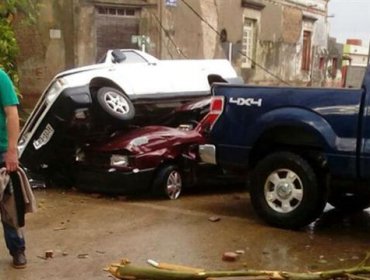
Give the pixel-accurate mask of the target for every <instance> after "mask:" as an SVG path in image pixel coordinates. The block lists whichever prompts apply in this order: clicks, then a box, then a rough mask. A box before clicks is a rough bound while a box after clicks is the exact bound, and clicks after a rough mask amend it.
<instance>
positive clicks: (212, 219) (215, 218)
mask: <svg viewBox="0 0 370 280" xmlns="http://www.w3.org/2000/svg"><path fill="white" fill-rule="evenodd" d="M220 220H221V218H220V217H218V216H211V217H209V218H208V221H210V222H218V221H220Z"/></svg>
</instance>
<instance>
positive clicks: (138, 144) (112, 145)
mask: <svg viewBox="0 0 370 280" xmlns="http://www.w3.org/2000/svg"><path fill="white" fill-rule="evenodd" d="M204 142H205V140H204V137H203V136H202V135H201V134H200V133H199V132H197V131H195V130H189V131H183V130H180V129H177V128H171V127H165V126H146V127H142V128H137V129H134V130H132V131H129V132H122V133H119V134H117V135H115V136H113V137H112V138H111V139H109V141H105V143H104V144H101V143H99V144H94V145H91V146H90V148H89V150H94V151H97V152H114V151H117V150H127V151H129V152H131V153H145V152H148V151H151V150H158V149H161V148H168V147H169V146H175V145H179V144H191V143H194V144H201V143H204Z"/></svg>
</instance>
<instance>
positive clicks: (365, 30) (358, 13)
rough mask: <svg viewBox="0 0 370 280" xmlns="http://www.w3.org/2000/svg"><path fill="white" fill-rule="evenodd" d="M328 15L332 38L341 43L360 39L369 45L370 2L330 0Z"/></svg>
mask: <svg viewBox="0 0 370 280" xmlns="http://www.w3.org/2000/svg"><path fill="white" fill-rule="evenodd" d="M328 15H329V18H328V20H329V22H330V36H331V37H336V38H337V40H338V42H341V43H344V42H345V41H346V39H347V38H354V39H357V38H358V39H362V42H363V44H364V45H369V41H370V0H330V1H329V11H328ZM332 15H334V17H330V16H332Z"/></svg>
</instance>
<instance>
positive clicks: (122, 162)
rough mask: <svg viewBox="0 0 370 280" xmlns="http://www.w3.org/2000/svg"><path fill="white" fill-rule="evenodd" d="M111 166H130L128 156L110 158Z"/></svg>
mask: <svg viewBox="0 0 370 280" xmlns="http://www.w3.org/2000/svg"><path fill="white" fill-rule="evenodd" d="M110 165H111V166H118V167H126V166H127V165H128V156H124V155H112V156H111V157H110Z"/></svg>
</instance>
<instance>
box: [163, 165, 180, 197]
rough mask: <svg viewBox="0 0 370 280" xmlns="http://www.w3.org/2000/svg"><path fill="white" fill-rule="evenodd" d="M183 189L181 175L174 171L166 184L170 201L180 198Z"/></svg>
mask: <svg viewBox="0 0 370 280" xmlns="http://www.w3.org/2000/svg"><path fill="white" fill-rule="evenodd" d="M181 188H182V180H181V175H180V173H179V172H178V171H176V170H173V171H171V173H170V174H169V175H168V179H167V184H166V193H167V196H168V198H169V199H171V200H173V199H177V198H178V197H179V196H180V193H181Z"/></svg>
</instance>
